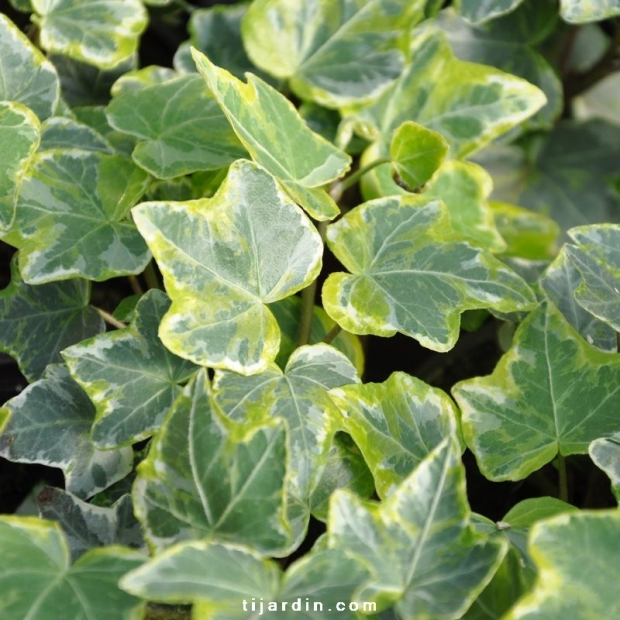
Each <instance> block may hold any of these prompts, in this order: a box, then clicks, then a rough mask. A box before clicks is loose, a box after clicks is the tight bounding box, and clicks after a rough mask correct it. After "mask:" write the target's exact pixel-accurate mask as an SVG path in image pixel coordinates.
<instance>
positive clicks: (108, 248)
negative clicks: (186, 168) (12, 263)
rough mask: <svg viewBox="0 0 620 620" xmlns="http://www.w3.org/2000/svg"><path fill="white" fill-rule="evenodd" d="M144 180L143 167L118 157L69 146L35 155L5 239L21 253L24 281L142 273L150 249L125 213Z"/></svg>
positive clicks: (133, 201)
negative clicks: (68, 147) (13, 222)
mask: <svg viewBox="0 0 620 620" xmlns="http://www.w3.org/2000/svg"><path fill="white" fill-rule="evenodd" d="M147 182H148V178H147V175H146V174H145V173H144V172H143V171H142V170H140V169H139V168H137V167H136V166H134V165H133V163H132V162H130V161H128V160H127V159H125V158H123V157H118V156H116V155H107V154H105V153H101V152H93V151H81V150H70V149H57V150H52V151H45V152H42V153H39V154H37V155H35V157H34V158H33V160H32V164H31V166H30V168H29V169H28V171H27V173H26V174H25V175H24V178H23V181H22V186H21V191H20V194H19V199H18V201H17V212H16V215H15V224H14V227H13V229H12V231H11V232H10V233H9V235H7V237H6V240H7V242H8V243H10V244H11V245H14V246H16V247H18V248H19V250H20V252H19V269H20V271H21V273H22V276H23V278H24V280H25V281H26V282H28V283H30V284H42V283H44V282H51V281H52V280H65V279H68V278H73V277H75V276H82V277H85V278H89V279H91V280H107V279H108V278H111V277H114V276H119V275H125V274H128V273H139V272H141V271H142V270H143V269H144V268H145V267H146V264H147V263H148V261H149V259H150V254H149V251H148V248H147V247H146V244H145V243H144V240H143V239H142V237H141V236H140V233H139V232H138V231H137V229H136V227H135V226H134V224H133V223H132V222H130V221H129V220H128V219H127V215H128V212H129V209H130V208H131V207H132V206H133V205H134V204H135V203H136V202H137V201H138V199H139V198H140V196H141V195H142V194H143V192H144V190H145V189H146V185H147Z"/></svg>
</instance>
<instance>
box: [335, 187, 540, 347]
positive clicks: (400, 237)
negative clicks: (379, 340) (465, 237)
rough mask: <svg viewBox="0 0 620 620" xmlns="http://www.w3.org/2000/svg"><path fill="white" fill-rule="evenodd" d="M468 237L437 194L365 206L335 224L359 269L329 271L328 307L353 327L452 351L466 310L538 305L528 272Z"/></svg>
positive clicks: (345, 258)
mask: <svg viewBox="0 0 620 620" xmlns="http://www.w3.org/2000/svg"><path fill="white" fill-rule="evenodd" d="M461 239H462V238H460V237H458V236H456V234H455V233H453V232H452V231H451V228H450V224H449V220H448V216H447V213H446V210H445V208H444V207H443V205H442V204H441V203H440V202H439V201H437V200H433V199H427V198H424V197H421V198H419V199H418V198H413V197H411V198H405V197H397V196H394V197H391V198H385V199H378V200H374V201H371V202H368V203H366V204H364V205H362V206H360V207H357V208H356V209H354V210H352V211H350V212H349V213H348V214H347V215H345V216H344V217H343V218H342V219H340V220H339V221H338V222H336V223H335V224H332V225H330V226H329V228H328V231H327V243H328V245H329V247H330V249H331V250H332V251H333V252H334V254H335V255H336V257H337V258H338V259H339V260H340V262H341V263H342V264H343V265H344V266H345V267H346V268H347V269H349V271H350V272H351V274H346V273H333V274H330V276H329V277H328V278H327V280H326V282H325V284H324V286H323V305H324V308H325V310H326V311H327V313H328V314H329V315H330V316H331V317H332V318H333V319H334V320H335V321H337V322H338V323H339V324H340V325H342V327H343V328H344V329H346V330H347V331H350V332H352V333H357V334H374V335H377V336H392V335H393V334H395V333H396V332H401V333H404V334H406V335H408V336H411V337H412V338H415V339H416V340H418V341H419V342H420V343H421V344H422V345H423V346H425V347H427V348H429V349H432V350H434V351H448V350H449V349H451V348H452V347H453V346H454V344H455V343H456V340H457V337H458V329H459V323H460V314H461V312H463V311H464V310H468V309H475V308H493V309H495V310H498V311H501V312H511V311H514V310H521V309H522V310H526V309H530V308H531V307H532V306H533V305H534V297H533V294H532V292H531V290H530V289H529V287H528V286H527V285H526V284H525V282H524V281H523V280H521V278H519V277H518V276H517V275H516V274H515V273H514V272H512V271H510V270H509V269H508V268H506V267H505V266H504V265H503V264H501V263H500V262H499V261H497V260H496V259H495V258H493V257H492V256H491V255H490V254H489V253H488V252H485V251H483V250H480V249H477V248H474V247H472V246H471V245H469V244H468V243H466V242H465V241H462V240H461Z"/></svg>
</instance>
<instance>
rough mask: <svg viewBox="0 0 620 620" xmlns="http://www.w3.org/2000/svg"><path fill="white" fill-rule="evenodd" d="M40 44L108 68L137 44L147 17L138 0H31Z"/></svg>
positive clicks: (45, 47)
mask: <svg viewBox="0 0 620 620" xmlns="http://www.w3.org/2000/svg"><path fill="white" fill-rule="evenodd" d="M32 8H33V9H34V10H35V12H36V15H33V16H32V20H33V21H34V22H35V23H36V24H37V25H38V26H39V28H40V35H39V36H40V40H41V46H42V47H43V48H44V49H45V50H47V51H48V52H52V53H56V54H65V55H67V56H71V57H72V58H74V59H76V60H80V61H82V62H85V63H88V64H91V65H95V66H96V67H100V68H102V69H111V68H113V67H115V66H116V65H118V64H119V63H120V62H122V61H123V60H125V59H127V58H129V57H130V56H131V55H132V54H133V53H134V52H135V51H136V50H137V47H138V40H139V37H140V35H141V34H142V32H143V30H144V29H145V28H146V25H147V22H148V18H147V13H146V10H145V8H144V5H143V4H142V3H141V2H140V0H99V1H98V2H92V1H91V0H32Z"/></svg>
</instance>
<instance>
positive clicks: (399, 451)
mask: <svg viewBox="0 0 620 620" xmlns="http://www.w3.org/2000/svg"><path fill="white" fill-rule="evenodd" d="M329 395H330V398H331V399H332V400H333V401H334V402H335V403H336V405H338V408H339V409H340V412H341V413H342V416H343V418H344V421H343V425H344V428H345V430H346V431H347V432H348V433H349V434H350V435H351V436H352V437H353V439H354V440H355V442H356V443H357V445H358V446H359V449H360V450H361V452H362V454H363V455H364V459H365V460H366V462H367V463H368V465H369V467H370V469H371V471H372V473H373V476H374V478H375V484H376V487H377V494H378V495H379V497H382V498H385V497H388V495H389V493H390V491H391V490H393V489H394V488H395V487H396V486H398V485H399V484H400V483H401V482H402V481H403V480H404V479H405V478H406V477H407V476H409V474H410V473H411V472H412V471H413V470H414V469H415V468H416V467H417V465H419V464H420V462H421V461H422V460H423V459H424V458H425V457H426V456H427V455H428V454H429V453H430V452H431V451H432V450H433V449H434V448H435V447H437V446H438V445H439V444H440V443H441V442H442V440H443V439H445V438H446V437H448V436H450V435H454V434H456V432H457V410H456V407H455V405H454V403H453V402H452V401H451V400H450V398H449V397H448V396H447V395H446V394H445V393H444V392H442V391H441V390H439V389H436V388H432V387H430V386H429V385H427V384H425V383H424V382H423V381H420V380H419V379H415V378H414V377H410V376H409V375H406V374H404V373H394V374H392V375H391V376H390V378H389V379H388V380H387V381H385V382H384V383H367V384H365V385H350V386H345V387H341V388H336V389H333V390H331V391H330V393H329Z"/></svg>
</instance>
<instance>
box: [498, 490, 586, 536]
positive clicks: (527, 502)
mask: <svg viewBox="0 0 620 620" xmlns="http://www.w3.org/2000/svg"><path fill="white" fill-rule="evenodd" d="M577 511H578V509H577V508H575V506H571V505H570V504H567V503H566V502H563V501H562V500H560V499H557V498H555V497H531V498H528V499H524V500H522V501H520V502H519V503H518V504H516V505H515V506H513V507H512V508H511V509H510V510H509V511H508V512H507V513H506V514H505V515H504V518H503V519H502V523H503V524H504V526H505V525H510V528H511V529H514V528H525V529H527V528H530V527H532V526H533V525H534V524H535V523H536V522H538V521H542V520H543V519H549V518H550V517H555V516H556V515H559V514H563V513H565V512H577Z"/></svg>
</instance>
